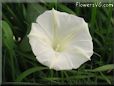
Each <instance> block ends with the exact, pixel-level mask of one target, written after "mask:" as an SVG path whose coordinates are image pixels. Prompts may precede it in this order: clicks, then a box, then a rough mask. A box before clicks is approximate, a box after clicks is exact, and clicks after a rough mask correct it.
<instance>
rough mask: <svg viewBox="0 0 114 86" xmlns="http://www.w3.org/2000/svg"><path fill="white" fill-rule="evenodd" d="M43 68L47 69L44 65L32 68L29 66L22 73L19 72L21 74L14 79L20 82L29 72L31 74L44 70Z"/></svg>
mask: <svg viewBox="0 0 114 86" xmlns="http://www.w3.org/2000/svg"><path fill="white" fill-rule="evenodd" d="M45 69H47V68H46V67H33V68H30V69H28V70H26V71H24V72H23V73H21V74H20V75H19V76H18V77H17V79H16V81H17V82H20V81H22V80H23V79H24V78H25V77H27V76H29V75H30V74H32V73H34V72H38V71H42V70H45Z"/></svg>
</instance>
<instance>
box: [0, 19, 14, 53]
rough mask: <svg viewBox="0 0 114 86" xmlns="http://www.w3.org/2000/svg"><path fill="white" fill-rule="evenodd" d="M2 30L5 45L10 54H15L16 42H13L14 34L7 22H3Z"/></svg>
mask: <svg viewBox="0 0 114 86" xmlns="http://www.w3.org/2000/svg"><path fill="white" fill-rule="evenodd" d="M2 30H3V43H4V45H5V46H6V47H7V49H8V50H9V52H13V47H14V40H13V32H12V30H11V28H10V26H9V24H8V23H7V22H6V21H2Z"/></svg>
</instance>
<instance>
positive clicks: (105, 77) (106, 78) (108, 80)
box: [100, 72, 111, 84]
mask: <svg viewBox="0 0 114 86" xmlns="http://www.w3.org/2000/svg"><path fill="white" fill-rule="evenodd" d="M100 74H101V76H102V77H103V78H104V79H105V80H106V81H107V82H108V83H109V84H111V81H110V79H108V77H107V76H105V75H104V74H103V73H102V72H100Z"/></svg>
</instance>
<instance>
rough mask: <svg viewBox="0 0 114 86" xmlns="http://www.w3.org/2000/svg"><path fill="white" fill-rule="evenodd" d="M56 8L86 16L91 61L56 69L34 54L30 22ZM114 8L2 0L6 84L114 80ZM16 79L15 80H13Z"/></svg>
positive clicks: (70, 83) (93, 82)
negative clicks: (29, 34) (92, 46)
mask: <svg viewBox="0 0 114 86" xmlns="http://www.w3.org/2000/svg"><path fill="white" fill-rule="evenodd" d="M52 8H55V9H56V10H58V11H64V12H67V13H70V14H74V15H77V16H80V17H83V18H84V19H85V21H86V22H87V23H88V25H89V30H90V33H91V36H92V38H93V44H94V55H93V56H92V57H91V59H92V60H91V61H88V62H86V63H84V64H83V65H82V66H81V67H80V68H78V69H76V70H70V71H55V70H50V69H48V67H45V66H43V65H41V64H40V63H39V62H38V61H37V60H36V58H35V56H34V54H33V52H32V50H31V47H30V44H29V42H28V38H27V34H28V33H29V32H30V29H31V23H32V22H35V20H36V18H37V17H38V16H39V15H40V14H42V13H43V12H44V11H46V10H51V9H52ZM113 15H114V8H112V7H106V8H102V7H85V8H84V7H76V6H75V3H56V2H55V3H45V2H42V3H40V2H39V3H3V4H2V20H3V21H2V32H3V33H2V35H3V36H2V42H3V46H2V53H3V55H2V67H3V68H2V73H3V76H2V78H3V81H2V82H3V84H8V83H9V84H17V83H16V82H18V84H19V82H20V84H26V85H27V84H31V85H33V84H39V85H40V84H43V85H46V84H49V85H53V84H56V85H59V84H67V85H75V84H76V85H80V84H95V85H97V84H114V80H113V78H114V77H113V69H114V64H113V60H114V59H113V56H114V54H113V53H114V52H113V47H114V46H113V43H114V39H113V32H114V30H113V29H114V16H113ZM14 82H15V83H14Z"/></svg>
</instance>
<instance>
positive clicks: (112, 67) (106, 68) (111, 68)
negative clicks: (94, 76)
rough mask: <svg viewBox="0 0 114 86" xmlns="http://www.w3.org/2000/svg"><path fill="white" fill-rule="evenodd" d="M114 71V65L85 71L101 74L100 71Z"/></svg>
mask: <svg viewBox="0 0 114 86" xmlns="http://www.w3.org/2000/svg"><path fill="white" fill-rule="evenodd" d="M113 69H114V64H108V65H103V66H101V67H98V68H95V69H93V70H86V71H90V72H101V71H108V70H113Z"/></svg>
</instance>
